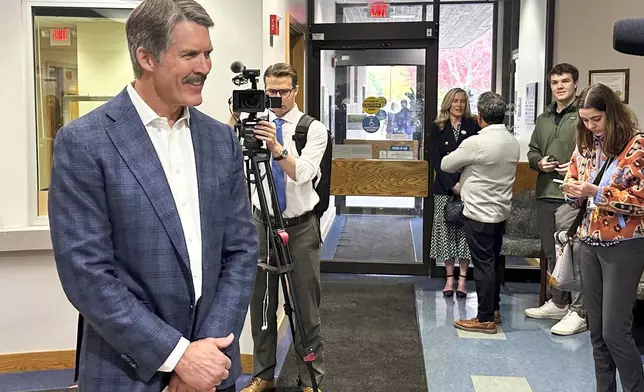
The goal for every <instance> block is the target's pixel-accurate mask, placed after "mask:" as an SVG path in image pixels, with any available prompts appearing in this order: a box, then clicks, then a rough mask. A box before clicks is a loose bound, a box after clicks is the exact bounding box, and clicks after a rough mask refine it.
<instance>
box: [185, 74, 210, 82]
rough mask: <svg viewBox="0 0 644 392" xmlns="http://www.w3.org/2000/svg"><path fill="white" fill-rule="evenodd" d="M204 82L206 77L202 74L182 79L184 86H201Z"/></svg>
mask: <svg viewBox="0 0 644 392" xmlns="http://www.w3.org/2000/svg"><path fill="white" fill-rule="evenodd" d="M205 81H206V75H205V74H202V73H196V74H190V75H188V76H186V77H185V78H183V83H184V84H197V83H198V84H203V83H204V82H205Z"/></svg>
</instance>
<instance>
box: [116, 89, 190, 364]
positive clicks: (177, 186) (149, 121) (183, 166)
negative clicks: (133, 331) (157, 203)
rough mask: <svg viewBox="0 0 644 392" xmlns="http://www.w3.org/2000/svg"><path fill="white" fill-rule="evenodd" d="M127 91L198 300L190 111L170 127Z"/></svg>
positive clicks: (176, 356)
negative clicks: (170, 206) (162, 183)
mask: <svg viewBox="0 0 644 392" xmlns="http://www.w3.org/2000/svg"><path fill="white" fill-rule="evenodd" d="M127 92H128V94H129V96H130V100H131V101H132V104H133V105H134V107H135V108H136V111H137V113H138V114H139V117H141V121H142V122H143V125H144V126H145V129H146V131H147V132H148V136H150V140H151V141H152V145H153V146H154V149H155V150H156V152H157V155H158V156H159V161H161V166H162V167H163V171H164V172H165V176H166V178H167V180H168V184H169V185H170V191H171V192H172V197H173V199H174V202H175V205H176V206H177V209H178V212H179V219H180V220H181V227H182V229H183V235H184V238H185V241H186V247H187V249H188V258H189V259H190V271H191V272H192V283H193V286H194V290H195V301H197V300H198V299H199V298H200V297H201V292H202V268H201V267H202V249H201V218H200V216H199V190H198V189H199V188H198V185H197V164H196V162H195V151H194V148H193V145H192V136H191V133H190V112H189V111H188V108H187V107H186V108H185V109H184V112H183V116H182V117H181V118H180V119H179V120H178V121H177V122H175V123H174V125H173V126H172V128H170V126H169V124H168V119H167V118H165V117H160V116H159V115H158V114H156V113H155V112H154V110H152V108H150V106H148V104H147V103H145V101H144V100H143V99H142V98H141V96H140V95H139V94H138V93H137V92H136V90H135V89H134V87H132V85H131V84H128V86H127ZM189 344H190V341H188V340H187V339H186V338H184V337H182V338H181V340H180V341H179V342H178V343H177V346H176V347H175V349H174V351H172V353H171V354H170V356H169V357H168V358H167V360H166V361H165V362H164V363H163V365H161V367H160V368H159V371H161V372H172V371H173V370H174V368H175V366H177V363H179V360H180V359H181V357H182V356H183V353H184V352H185V351H186V349H187V348H188V345H189Z"/></svg>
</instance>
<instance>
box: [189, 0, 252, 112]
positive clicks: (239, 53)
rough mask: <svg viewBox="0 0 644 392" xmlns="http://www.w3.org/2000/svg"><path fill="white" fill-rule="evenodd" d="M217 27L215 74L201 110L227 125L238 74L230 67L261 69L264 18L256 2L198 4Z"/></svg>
mask: <svg viewBox="0 0 644 392" xmlns="http://www.w3.org/2000/svg"><path fill="white" fill-rule="evenodd" d="M199 2H200V3H201V4H202V5H203V6H204V8H205V9H206V11H208V14H210V17H211V18H212V19H213V22H214V23H215V27H214V28H213V29H212V30H211V32H210V37H211V40H212V45H213V48H214V52H213V55H212V71H210V75H208V80H207V81H206V84H205V85H204V90H203V98H204V101H203V103H202V104H201V106H200V107H199V110H201V111H203V112H205V113H207V114H208V115H210V116H212V117H214V118H216V119H218V120H220V121H223V122H228V118H229V117H230V112H229V109H228V98H230V97H231V96H232V91H233V90H234V89H246V88H250V84H248V85H245V86H242V87H237V86H235V85H234V84H233V83H232V78H233V76H235V74H233V73H232V71H230V64H231V63H233V62H234V61H237V60H239V61H241V62H242V63H244V64H245V65H246V66H247V67H248V68H261V67H262V50H263V46H262V43H261V40H262V34H263V30H262V15H261V8H259V4H258V1H257V0H235V1H217V0H200V1H199Z"/></svg>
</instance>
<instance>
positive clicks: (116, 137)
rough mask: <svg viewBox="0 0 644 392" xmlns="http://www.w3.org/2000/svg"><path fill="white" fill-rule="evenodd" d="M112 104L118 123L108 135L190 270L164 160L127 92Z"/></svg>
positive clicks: (111, 113) (111, 109) (113, 117)
mask: <svg viewBox="0 0 644 392" xmlns="http://www.w3.org/2000/svg"><path fill="white" fill-rule="evenodd" d="M108 105H109V107H108V108H107V115H108V116H109V117H110V118H111V119H112V120H114V121H115V124H114V126H113V127H111V128H109V129H108V130H107V133H108V135H109V137H110V139H111V140H112V143H114V146H115V147H116V149H117V151H118V152H119V154H120V155H121V157H122V158H123V160H124V161H125V164H126V165H127V166H128V167H129V169H130V171H131V172H132V174H133V175H134V177H136V179H137V180H138V182H139V184H140V185H141V187H142V188H143V191H144V192H145V194H146V195H147V197H148V199H149V200H150V203H152V207H153V208H154V210H155V212H156V213H157V215H158V216H159V219H161V223H162V224H163V227H164V228H165V230H166V231H167V233H168V235H169V237H170V240H171V241H172V244H173V245H174V247H175V249H176V250H177V252H178V254H179V255H180V256H181V259H182V261H183V262H184V263H185V264H186V266H187V267H188V270H189V266H190V262H189V259H188V249H187V247H186V241H185V237H184V233H183V228H182V226H181V220H180V219H179V212H178V211H177V207H176V205H175V202H174V198H173V196H172V192H171V191H170V185H169V184H168V180H167V178H166V176H165V172H164V171H163V167H162V166H161V161H160V160H159V157H158V155H157V152H156V150H155V149H154V145H153V144H152V141H151V140H150V137H149V136H148V133H147V131H146V129H145V127H144V125H143V123H142V121H141V118H140V117H139V115H138V113H137V111H136V109H135V108H134V105H133V104H132V101H131V100H130V98H129V96H128V94H127V91H126V90H123V91H122V92H121V93H120V94H119V95H118V96H117V97H116V98H115V99H114V100H113V101H111V102H110V103H109V104H108Z"/></svg>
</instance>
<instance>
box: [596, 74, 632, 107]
mask: <svg viewBox="0 0 644 392" xmlns="http://www.w3.org/2000/svg"><path fill="white" fill-rule="evenodd" d="M630 73H631V71H630V69H602V70H591V71H588V84H589V85H591V84H595V83H601V84H603V85H606V86H608V87H610V89H611V90H613V91H614V92H615V94H617V96H618V97H619V99H621V100H622V102H624V103H628V84H629V79H630Z"/></svg>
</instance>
